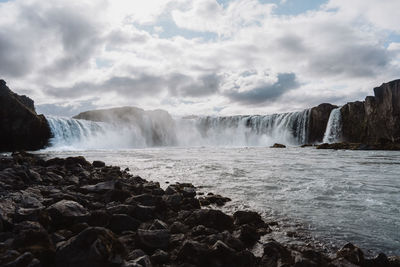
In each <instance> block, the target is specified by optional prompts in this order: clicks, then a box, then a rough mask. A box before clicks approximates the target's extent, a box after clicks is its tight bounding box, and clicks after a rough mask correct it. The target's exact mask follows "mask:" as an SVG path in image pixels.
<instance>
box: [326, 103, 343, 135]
mask: <svg viewBox="0 0 400 267" xmlns="http://www.w3.org/2000/svg"><path fill="white" fill-rule="evenodd" d="M341 121H342V117H341V113H340V107H339V108H335V109H333V110H332V111H331V114H330V115H329V120H328V125H327V126H326V131H325V134H324V140H323V142H324V143H336V142H340V141H341V131H342V125H341Z"/></svg>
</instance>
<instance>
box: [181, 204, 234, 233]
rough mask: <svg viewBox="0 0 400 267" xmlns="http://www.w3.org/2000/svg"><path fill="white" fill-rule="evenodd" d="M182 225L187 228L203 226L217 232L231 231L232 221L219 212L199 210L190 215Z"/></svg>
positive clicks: (229, 217)
mask: <svg viewBox="0 0 400 267" xmlns="http://www.w3.org/2000/svg"><path fill="white" fill-rule="evenodd" d="M184 224H186V225H189V226H196V225H204V226H206V227H209V228H214V229H216V230H218V231H224V230H228V231H231V230H232V229H233V219H232V217H231V216H229V215H226V214H225V213H223V212H222V211H220V210H213V209H200V210H195V211H193V212H191V213H190V215H189V216H188V217H186V219H185V220H184Z"/></svg>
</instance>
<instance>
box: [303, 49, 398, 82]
mask: <svg viewBox="0 0 400 267" xmlns="http://www.w3.org/2000/svg"><path fill="white" fill-rule="evenodd" d="M391 60H392V59H391V57H390V55H389V53H388V51H387V50H386V49H384V48H381V47H375V46H366V45H348V46H345V47H336V49H335V51H334V52H333V53H324V52H321V53H317V54H314V55H313V56H311V57H310V59H309V63H308V66H309V68H310V70H311V71H312V72H313V73H316V74H318V75H324V76H336V75H344V76H347V77H351V78H355V77H371V76H375V75H377V74H378V73H380V72H382V70H385V69H386V67H387V66H388V65H389V64H390V62H391Z"/></svg>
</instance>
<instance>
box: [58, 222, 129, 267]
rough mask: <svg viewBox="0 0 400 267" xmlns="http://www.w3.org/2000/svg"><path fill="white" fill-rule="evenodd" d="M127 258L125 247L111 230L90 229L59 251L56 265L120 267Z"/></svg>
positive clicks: (68, 266) (72, 239)
mask: <svg viewBox="0 0 400 267" xmlns="http://www.w3.org/2000/svg"><path fill="white" fill-rule="evenodd" d="M125 256H126V250H125V247H124V246H123V244H122V243H121V242H120V241H119V240H118V239H117V238H116V237H115V236H114V234H113V233H112V232H111V231H110V230H107V229H105V228H102V227H89V228H87V229H86V230H84V231H83V232H81V233H80V234H79V235H77V236H75V237H72V238H71V239H69V240H68V241H66V242H65V243H64V244H62V245H61V246H60V247H59V248H58V249H57V253H56V257H55V263H56V266H60V267H81V266H82V267H86V266H118V265H121V264H122V263H123V259H124V258H125Z"/></svg>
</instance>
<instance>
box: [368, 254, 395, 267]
mask: <svg viewBox="0 0 400 267" xmlns="http://www.w3.org/2000/svg"><path fill="white" fill-rule="evenodd" d="M364 266H365V267H373V266H375V267H384V266H390V261H389V259H388V257H387V256H386V255H385V254H383V253H380V254H379V255H378V256H376V257H375V258H373V259H365V260H364Z"/></svg>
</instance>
